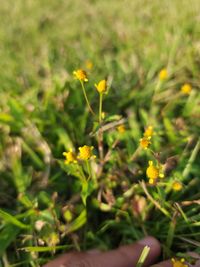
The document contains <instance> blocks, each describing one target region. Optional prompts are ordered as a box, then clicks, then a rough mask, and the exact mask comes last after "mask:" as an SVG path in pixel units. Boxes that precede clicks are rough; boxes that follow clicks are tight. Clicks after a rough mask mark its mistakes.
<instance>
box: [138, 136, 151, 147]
mask: <svg viewBox="0 0 200 267" xmlns="http://www.w3.org/2000/svg"><path fill="white" fill-rule="evenodd" d="M149 140H150V138H149V137H148V138H146V137H143V138H141V139H140V146H141V147H142V148H143V149H147V148H148V146H149V145H150V144H151V142H150V141H149Z"/></svg>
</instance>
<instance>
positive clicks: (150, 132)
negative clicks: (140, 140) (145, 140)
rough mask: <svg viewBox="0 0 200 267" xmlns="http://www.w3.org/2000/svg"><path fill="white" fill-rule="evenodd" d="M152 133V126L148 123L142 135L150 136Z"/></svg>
mask: <svg viewBox="0 0 200 267" xmlns="http://www.w3.org/2000/svg"><path fill="white" fill-rule="evenodd" d="M152 135H153V126H151V125H150V126H148V127H147V128H146V129H145V132H144V136H145V137H150V138H151V137H152Z"/></svg>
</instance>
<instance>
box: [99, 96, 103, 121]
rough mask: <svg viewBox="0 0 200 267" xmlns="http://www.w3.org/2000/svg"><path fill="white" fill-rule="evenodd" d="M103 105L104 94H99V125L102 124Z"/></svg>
mask: <svg viewBox="0 0 200 267" xmlns="http://www.w3.org/2000/svg"><path fill="white" fill-rule="evenodd" d="M102 103H103V94H102V93H100V94H99V123H101V119H102Z"/></svg>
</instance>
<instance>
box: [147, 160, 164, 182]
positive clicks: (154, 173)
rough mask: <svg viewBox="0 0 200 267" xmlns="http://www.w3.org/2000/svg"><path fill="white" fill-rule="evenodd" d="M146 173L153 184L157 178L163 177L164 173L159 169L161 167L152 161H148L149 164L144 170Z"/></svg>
mask: <svg viewBox="0 0 200 267" xmlns="http://www.w3.org/2000/svg"><path fill="white" fill-rule="evenodd" d="M146 175H147V177H148V178H149V183H150V184H154V183H155V182H156V180H157V179H158V178H163V177H164V175H163V173H162V171H161V167H157V166H155V165H154V164H153V161H149V166H148V168H147V170H146Z"/></svg>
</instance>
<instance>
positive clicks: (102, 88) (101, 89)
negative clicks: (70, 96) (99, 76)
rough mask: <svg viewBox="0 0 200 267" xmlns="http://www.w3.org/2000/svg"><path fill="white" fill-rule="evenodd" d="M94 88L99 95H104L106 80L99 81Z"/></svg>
mask: <svg viewBox="0 0 200 267" xmlns="http://www.w3.org/2000/svg"><path fill="white" fill-rule="evenodd" d="M95 87H96V89H97V91H98V92H99V93H100V94H103V93H105V92H106V90H107V82H106V80H101V81H100V82H99V83H98V84H95Z"/></svg>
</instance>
